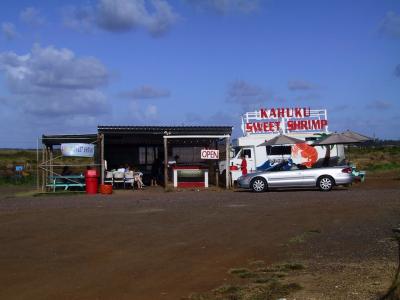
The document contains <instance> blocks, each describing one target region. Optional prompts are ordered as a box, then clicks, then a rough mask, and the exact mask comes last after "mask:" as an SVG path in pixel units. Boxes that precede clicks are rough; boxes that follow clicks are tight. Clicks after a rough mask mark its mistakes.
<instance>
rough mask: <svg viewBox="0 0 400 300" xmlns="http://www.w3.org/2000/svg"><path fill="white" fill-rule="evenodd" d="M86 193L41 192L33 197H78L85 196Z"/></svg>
mask: <svg viewBox="0 0 400 300" xmlns="http://www.w3.org/2000/svg"><path fill="white" fill-rule="evenodd" d="M85 193H86V192H85V191H56V192H39V193H34V194H33V197H42V196H50V197H53V196H76V195H83V194H85Z"/></svg>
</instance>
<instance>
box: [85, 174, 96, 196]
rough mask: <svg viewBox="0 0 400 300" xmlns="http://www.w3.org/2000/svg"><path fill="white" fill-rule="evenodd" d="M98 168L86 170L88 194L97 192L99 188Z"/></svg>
mask: <svg viewBox="0 0 400 300" xmlns="http://www.w3.org/2000/svg"><path fill="white" fill-rule="evenodd" d="M98 177H99V176H98V174H97V170H86V172H85V183H86V194H97V191H98V189H99V179H98Z"/></svg>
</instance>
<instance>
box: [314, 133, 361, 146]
mask: <svg viewBox="0 0 400 300" xmlns="http://www.w3.org/2000/svg"><path fill="white" fill-rule="evenodd" d="M354 143H361V141H360V140H359V139H355V138H352V137H350V136H347V135H345V134H343V133H333V134H331V135H328V136H327V137H326V138H324V139H322V140H319V141H315V142H314V145H322V146H323V145H335V144H354Z"/></svg>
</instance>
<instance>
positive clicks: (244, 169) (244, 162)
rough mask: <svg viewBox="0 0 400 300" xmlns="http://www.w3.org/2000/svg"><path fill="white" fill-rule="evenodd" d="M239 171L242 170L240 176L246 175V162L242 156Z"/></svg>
mask: <svg viewBox="0 0 400 300" xmlns="http://www.w3.org/2000/svg"><path fill="white" fill-rule="evenodd" d="M240 169H241V170H242V176H244V175H247V161H246V157H245V156H244V155H242V163H241V164H240Z"/></svg>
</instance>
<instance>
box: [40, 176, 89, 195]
mask: <svg viewBox="0 0 400 300" xmlns="http://www.w3.org/2000/svg"><path fill="white" fill-rule="evenodd" d="M49 179H50V183H49V184H47V187H50V188H52V189H53V192H55V191H56V188H57V187H63V188H64V190H65V191H67V190H68V189H69V188H70V187H80V188H85V186H86V184H85V176H84V175H83V174H78V175H53V176H50V177H49Z"/></svg>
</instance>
